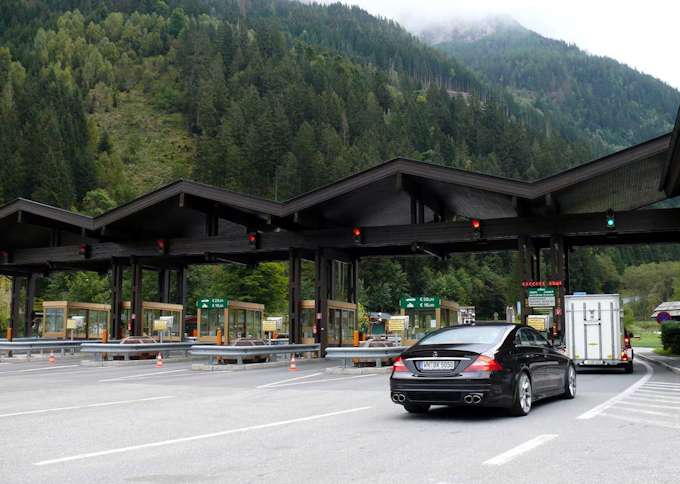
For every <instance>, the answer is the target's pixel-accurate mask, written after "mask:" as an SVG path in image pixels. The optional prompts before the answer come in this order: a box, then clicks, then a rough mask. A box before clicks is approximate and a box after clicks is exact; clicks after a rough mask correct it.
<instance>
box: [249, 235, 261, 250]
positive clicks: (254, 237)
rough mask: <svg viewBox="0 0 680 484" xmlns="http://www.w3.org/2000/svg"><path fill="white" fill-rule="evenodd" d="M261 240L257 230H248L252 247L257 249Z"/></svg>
mask: <svg viewBox="0 0 680 484" xmlns="http://www.w3.org/2000/svg"><path fill="white" fill-rule="evenodd" d="M259 241H260V236H259V234H258V233H257V232H248V245H249V246H250V248H251V249H257V247H258V245H259Z"/></svg>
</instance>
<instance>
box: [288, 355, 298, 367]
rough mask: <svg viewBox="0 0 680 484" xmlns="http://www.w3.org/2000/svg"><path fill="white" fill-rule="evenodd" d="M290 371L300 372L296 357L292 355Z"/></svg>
mask: <svg viewBox="0 0 680 484" xmlns="http://www.w3.org/2000/svg"><path fill="white" fill-rule="evenodd" d="M288 371H298V369H297V365H296V364H295V355H294V354H293V355H290V366H288Z"/></svg>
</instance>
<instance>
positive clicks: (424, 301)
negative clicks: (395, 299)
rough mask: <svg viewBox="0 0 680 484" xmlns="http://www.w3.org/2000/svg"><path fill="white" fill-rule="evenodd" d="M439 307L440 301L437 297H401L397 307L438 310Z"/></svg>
mask: <svg viewBox="0 0 680 484" xmlns="http://www.w3.org/2000/svg"><path fill="white" fill-rule="evenodd" d="M441 305H442V301H441V298H439V297H438V296H434V297H428V296H419V297H402V298H401V299H400V300H399V307H401V308H402V309H439V308H440V307H441Z"/></svg>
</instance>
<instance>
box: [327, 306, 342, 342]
mask: <svg viewBox="0 0 680 484" xmlns="http://www.w3.org/2000/svg"><path fill="white" fill-rule="evenodd" d="M326 335H327V338H326V344H327V346H340V342H341V341H342V309H329V310H328V327H327V328H326Z"/></svg>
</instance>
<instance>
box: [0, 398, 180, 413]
mask: <svg viewBox="0 0 680 484" xmlns="http://www.w3.org/2000/svg"><path fill="white" fill-rule="evenodd" d="M168 398H175V397H174V396H172V395H164V396H161V397H148V398H136V399H134V400H116V401H113V402H101V403H90V404H88V405H72V406H68V407H54V408H42V409H38V410H25V411H22V412H12V413H3V414H0V418H7V417H18V416H22V415H37V414H42V413H52V412H63V411H66V410H83V409H85V408H97V407H110V406H114V405H125V404H128V403H141V402H155V401H157V400H167V399H168Z"/></svg>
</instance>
